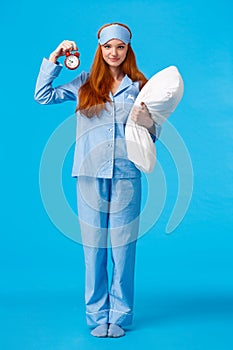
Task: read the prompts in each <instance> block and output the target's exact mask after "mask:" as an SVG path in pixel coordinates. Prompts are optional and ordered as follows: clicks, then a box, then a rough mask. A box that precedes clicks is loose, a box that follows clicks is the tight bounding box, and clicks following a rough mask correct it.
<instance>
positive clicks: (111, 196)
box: [35, 23, 156, 337]
mask: <svg viewBox="0 0 233 350" xmlns="http://www.w3.org/2000/svg"><path fill="white" fill-rule="evenodd" d="M131 37H132V34H131V31H130V29H129V28H128V26H126V25H124V24H120V23H112V24H107V25H104V26H103V27H102V28H100V30H99V32H98V48H97V51H96V54H95V57H94V61H93V65H92V68H91V71H90V74H88V73H86V72H82V73H81V74H80V75H79V76H78V77H77V78H75V79H74V80H73V81H71V82H70V83H68V84H64V85H61V86H58V87H56V88H53V87H52V83H53V80H54V79H55V78H56V77H57V76H58V74H59V73H60V71H61V69H62V65H61V64H60V63H58V62H57V60H58V58H59V57H61V56H64V55H65V54H66V52H67V51H71V50H77V46H76V43H75V42H74V41H69V40H65V41H63V42H62V43H61V44H60V45H59V46H58V47H57V48H56V50H55V51H53V52H52V53H51V55H50V56H49V59H45V58H44V59H43V62H42V65H41V69H40V73H39V75H38V79H37V84H36V91H35V99H36V101H38V102H39V103H42V104H52V103H61V102H64V101H68V100H74V101H77V108H76V113H77V138H76V147H75V153H74V163H73V170H72V176H74V177H76V178H77V199H78V214H79V223H80V227H81V234H82V242H83V247H84V256H85V266H86V288H85V301H86V317H87V323H88V325H89V326H91V327H93V328H94V329H93V330H92V331H91V334H92V335H93V336H96V337H107V336H108V337H121V336H123V335H124V334H125V332H124V330H123V328H124V327H125V326H128V325H130V324H131V323H132V316H133V290H134V265H135V249H136V240H137V235H138V224H139V214H140V203H141V179H140V177H141V174H140V171H139V170H138V169H137V168H136V167H135V166H134V164H133V163H132V162H130V161H129V160H128V158H127V152H126V144H125V138H124V129H125V124H126V121H127V117H128V115H129V112H130V110H131V108H132V106H133V103H134V100H135V99H136V97H137V95H138V93H139V90H140V89H141V88H142V86H143V85H144V84H145V83H146V81H147V80H146V78H145V76H144V75H143V74H142V73H141V72H140V71H139V70H138V68H137V65H136V60H135V55H134V52H133V50H132V47H131V44H130V41H131ZM132 119H133V120H134V121H135V122H136V123H138V124H140V125H143V126H145V127H146V128H148V130H149V131H150V133H151V137H152V138H153V140H155V139H156V138H155V136H154V134H155V133H156V128H155V126H154V123H153V121H152V119H151V117H150V114H149V112H148V110H147V108H146V106H145V105H143V106H142V107H140V108H139V107H137V108H134V109H133V115H132ZM108 239H109V240H110V245H111V250H109V249H108ZM108 251H111V258H112V264H113V269H112V270H113V272H112V281H111V283H110V286H109V282H108V272H107V253H108Z"/></svg>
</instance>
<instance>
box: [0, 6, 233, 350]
mask: <svg viewBox="0 0 233 350" xmlns="http://www.w3.org/2000/svg"><path fill="white" fill-rule="evenodd" d="M0 16H1V22H0V23H1V38H2V39H1V84H0V88H1V246H0V266H1V270H0V273H1V278H0V347H1V348H2V349H16V348H17V349H24V350H27V349H28V350H29V349H30V350H31V349H40V350H42V349H43V350H44V349H56V350H60V349H69V350H72V349H82V350H84V349H85V350H88V349H93V347H94V346H95V347H96V348H98V349H111V350H113V349H120V348H121V349H126V348H127V347H129V346H130V347H132V348H137V347H138V348H141V347H144V348H145V349H151V348H152V349H163V350H170V349H172V350H175V349H179V350H182V349H185V350H187V349H189V350H192V349H201V350H202V349H203V350H204V349H210V348H211V349H212V350H213V349H222V350H228V349H229V350H230V349H232V348H233V336H232V327H233V273H232V272H233V271H232V268H233V254H232V253H233V249H232V245H233V235H232V194H233V191H232V190H233V188H232V164H233V163H232V107H233V99H232V96H233V59H232V53H233V42H232V37H233V27H232V4H231V1H230V0H222V1H219V2H214V1H208V0H207V1H203V0H202V1H198V0H197V1H193V2H188V1H184V0H183V1H182V0H180V1H179V0H170V1H168V0H167V1H156V0H154V1H152V0H150V1H149V0H144V1H141V0H140V1H122V0H120V1H118V2H109V1H97V2H92V1H90V0H86V1H83V2H81V1H80V2H77V1H74V0H70V1H61V0H56V1H53V0H51V1H44V0H41V1H40V2H39V3H33V2H29V1H28V0H23V1H21V2H16V1H12V2H10V3H9V2H4V3H3V4H2V5H1V15H0ZM113 21H119V22H122V23H127V24H128V25H129V26H130V27H131V29H132V31H133V42H132V46H133V48H134V50H135V52H136V54H137V61H138V66H139V67H140V69H141V70H142V71H143V72H144V73H145V74H146V75H147V77H150V76H151V75H152V74H153V73H155V72H156V71H158V70H160V69H162V68H164V67H166V66H168V65H171V64H174V65H177V66H178V68H179V69H180V71H181V73H182V76H183V78H184V82H185V95H184V98H183V100H182V102H181V104H180V106H179V107H178V108H177V110H176V111H175V113H174V114H173V115H172V116H171V117H170V122H171V123H172V124H173V125H174V126H175V127H176V128H177V130H178V132H179V133H180V135H181V136H182V137H183V140H184V142H185V144H186V146H187V148H188V150H189V152H190V156H191V159H192V163H193V169H194V189H193V196H192V201H191V204H190V207H189V209H188V212H187V213H186V216H185V218H184V219H183V221H182V222H181V224H180V225H179V227H178V228H177V229H176V230H175V231H174V232H173V233H172V234H170V235H167V234H166V233H165V226H166V223H167V220H168V218H169V215H170V213H171V210H172V208H173V206H174V200H175V197H176V191H177V174H176V169H175V165H174V163H173V162H172V159H170V157H169V154H168V153H167V152H166V150H165V148H164V147H163V145H161V144H160V143H159V142H158V144H157V148H158V159H159V160H160V162H161V164H162V167H163V170H164V172H165V174H166V181H167V190H168V193H167V198H166V203H165V207H164V210H163V212H162V214H161V216H160V218H159V220H158V222H157V224H156V225H155V227H153V228H152V229H151V230H150V231H149V232H148V233H147V234H146V235H144V236H143V237H142V238H140V239H139V241H138V254H137V265H136V286H135V319H134V325H133V327H132V328H131V330H130V331H128V332H127V335H126V336H125V337H123V338H121V339H117V340H115V339H101V340H99V339H95V338H93V337H91V336H90V335H89V330H88V329H87V327H86V323H85V315H84V311H85V310H84V297H83V293H84V264H83V253H82V247H81V245H79V244H77V243H75V242H73V241H71V240H69V239H68V238H67V237H65V236H64V235H63V234H62V233H60V232H59V231H58V230H57V229H56V227H55V226H54V225H53V224H52V223H51V221H50V219H49V217H48V216H47V214H46V212H45V210H44V208H43V204H42V201H41V197H40V189H39V180H38V177H39V165H40V159H41V154H42V152H43V149H44V146H45V144H46V142H47V140H48V139H49V137H50V135H51V133H52V132H53V131H54V130H55V128H56V127H57V126H58V125H59V124H60V123H61V122H62V121H63V120H64V119H65V118H67V117H68V116H70V115H71V114H72V113H73V111H74V107H75V106H74V104H72V103H67V104H64V105H59V106H47V107H44V106H40V105H38V104H36V102H34V100H33V93H34V87H35V81H36V77H37V74H38V70H39V66H40V63H41V60H42V58H43V57H44V56H48V55H49V53H50V52H51V51H52V50H54V49H55V47H56V46H57V45H58V44H59V43H60V41H62V40H64V39H70V40H75V41H76V42H77V44H78V46H79V49H80V52H81V60H82V63H81V69H83V70H89V67H90V65H91V63H92V59H93V55H94V52H95V49H96V32H97V30H98V28H99V27H100V26H101V25H102V24H105V23H109V22H113ZM76 74H77V72H71V71H68V70H65V69H63V71H62V74H61V75H60V77H59V78H58V79H57V81H56V84H59V83H63V82H66V81H69V80H71V79H73V78H74V77H75V75H76ZM71 165H72V156H71V155H70V154H69V156H68V157H67V159H66V163H65V169H64V175H65V176H64V177H63V178H64V187H65V189H66V192H67V196H68V197H69V201H70V203H71V206H73V207H75V181H74V180H73V179H72V178H71V176H70V173H71ZM158 186H159V184H158ZM155 203H156V199H155Z"/></svg>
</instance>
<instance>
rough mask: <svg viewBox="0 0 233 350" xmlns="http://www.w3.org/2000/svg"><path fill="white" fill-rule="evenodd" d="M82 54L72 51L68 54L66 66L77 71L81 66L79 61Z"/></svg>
mask: <svg viewBox="0 0 233 350" xmlns="http://www.w3.org/2000/svg"><path fill="white" fill-rule="evenodd" d="M79 56H80V53H79V52H77V51H76V52H74V53H71V52H70V51H67V52H66V59H65V61H64V63H65V66H66V67H67V68H68V69H72V70H73V69H76V68H78V66H79V65H80V59H79Z"/></svg>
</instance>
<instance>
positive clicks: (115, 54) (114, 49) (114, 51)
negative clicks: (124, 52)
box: [112, 47, 117, 56]
mask: <svg viewBox="0 0 233 350" xmlns="http://www.w3.org/2000/svg"><path fill="white" fill-rule="evenodd" d="M112 55H113V56H117V49H116V48H115V47H113V48H112Z"/></svg>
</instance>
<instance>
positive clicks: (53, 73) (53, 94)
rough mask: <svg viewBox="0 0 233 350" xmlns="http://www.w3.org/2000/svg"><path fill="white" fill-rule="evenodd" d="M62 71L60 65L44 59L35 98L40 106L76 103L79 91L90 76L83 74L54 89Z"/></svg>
mask: <svg viewBox="0 0 233 350" xmlns="http://www.w3.org/2000/svg"><path fill="white" fill-rule="evenodd" d="M61 70H62V65H61V64H60V63H53V62H51V61H49V60H48V59H46V58H44V59H43V61H42V64H41V67H40V71H39V74H38V77H37V82H36V88H35V94H34V98H35V100H36V101H37V102H38V103H40V104H55V103H62V102H65V101H76V100H77V94H78V89H79V88H80V86H81V85H82V84H83V83H84V82H85V81H86V79H87V77H88V74H87V73H86V72H82V73H81V74H80V75H78V76H77V77H76V78H75V79H74V80H72V81H71V82H69V83H67V84H63V85H60V86H57V87H53V86H52V83H53V80H54V79H55V78H57V77H58V75H59V74H60V72H61Z"/></svg>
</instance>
